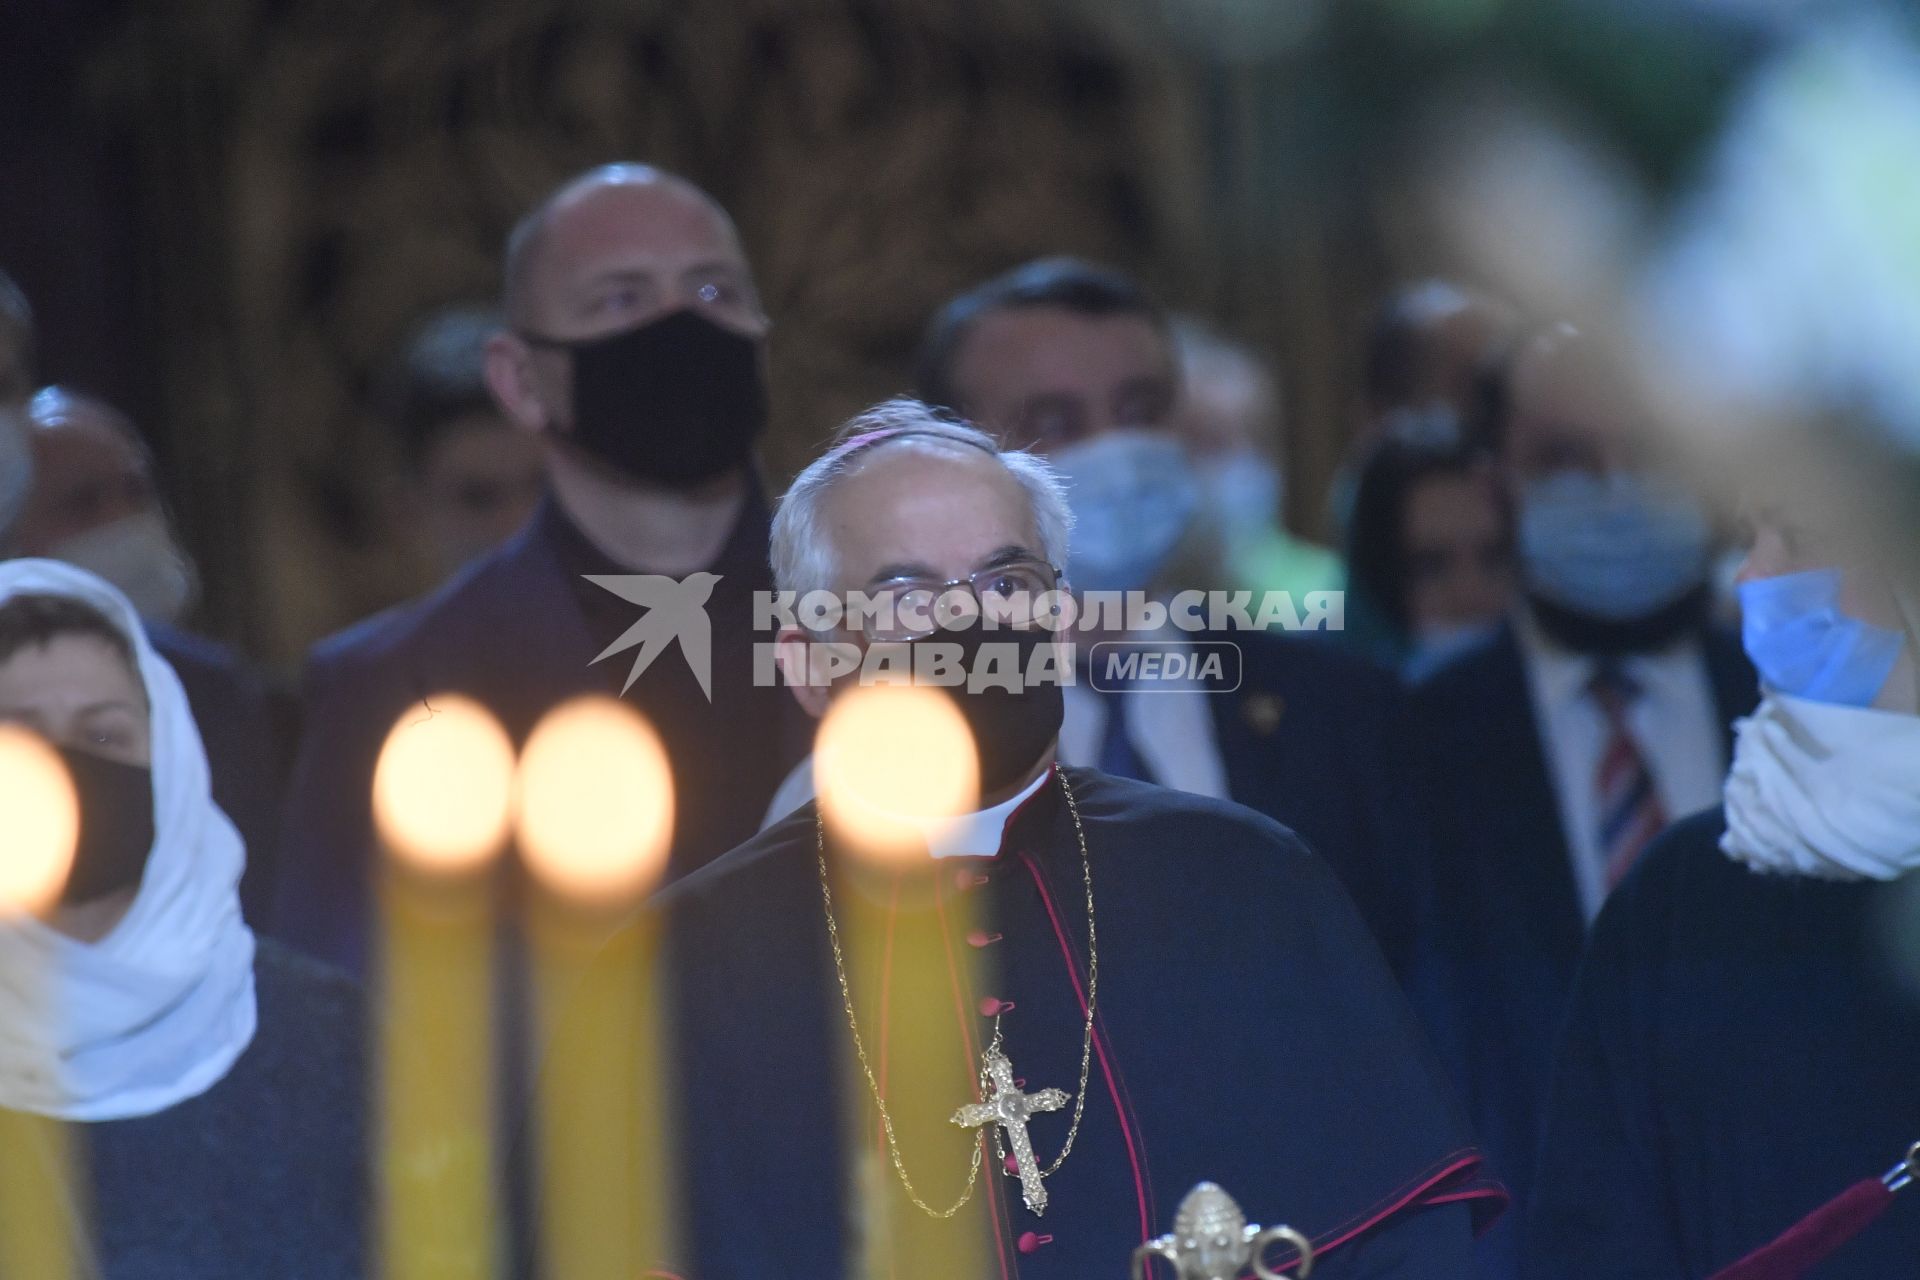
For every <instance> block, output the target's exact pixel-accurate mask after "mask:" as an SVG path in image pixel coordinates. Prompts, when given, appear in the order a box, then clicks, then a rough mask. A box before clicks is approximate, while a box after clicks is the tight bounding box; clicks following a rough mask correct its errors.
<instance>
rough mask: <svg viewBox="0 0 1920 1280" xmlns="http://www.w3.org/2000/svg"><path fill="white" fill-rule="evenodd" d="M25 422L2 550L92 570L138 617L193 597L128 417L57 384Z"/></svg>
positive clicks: (148, 461) (180, 608)
mask: <svg viewBox="0 0 1920 1280" xmlns="http://www.w3.org/2000/svg"><path fill="white" fill-rule="evenodd" d="M27 422H28V425H29V428H30V438H31V441H32V446H33V460H34V485H33V490H32V493H31V496H30V499H29V501H28V502H27V504H26V509H25V510H24V511H23V512H22V513H21V515H20V519H19V521H18V522H17V523H16V524H15V525H14V527H13V532H12V534H11V537H10V539H9V543H10V546H9V550H10V552H11V553H12V554H14V555H21V556H44V557H46V558H48V559H51V560H64V561H66V562H67V563H68V564H72V565H77V566H79V567H80V568H82V569H85V570H87V571H88V572H90V573H97V574H99V575H100V576H101V577H103V578H105V579H106V580H107V581H108V582H111V583H112V584H113V585H114V586H116V587H118V588H119V589H120V590H121V592H122V593H124V594H125V595H126V597H127V599H129V600H131V601H132V602H133V607H134V608H135V609H137V610H139V613H140V616H141V618H142V619H144V620H146V621H147V622H149V623H154V622H159V623H166V624H169V625H171V624H174V623H177V622H179V621H180V620H181V619H182V618H184V617H185V616H186V614H187V612H188V610H189V609H191V608H192V607H193V605H194V604H195V603H196V601H197V600H198V597H199V592H200V579H199V573H198V571H197V570H196V569H195V568H194V564H193V560H192V558H191V557H189V556H188V555H187V553H186V552H185V551H184V550H183V549H182V548H181V546H180V543H179V539H178V538H176V537H175V535H174V531H173V522H172V520H171V519H170V518H169V517H168V515H167V510H166V506H165V504H164V503H163V502H162V500H161V497H160V487H159V484H158V482H157V481H156V479H155V477H154V468H153V455H152V454H151V453H149V452H148V450H147V446H146V442H145V441H144V440H142V439H141V437H140V433H139V431H138V430H137V429H136V428H135V427H134V425H133V422H132V421H131V420H130V419H128V418H127V416H126V415H125V414H123V413H121V412H120V411H119V410H118V409H115V408H114V407H113V406H112V405H110V404H108V403H107V402H106V401H104V400H101V399H99V398H97V397H95V396H90V395H85V394H82V393H80V392H76V391H72V390H69V389H68V388H65V387H47V388H44V389H43V390H41V391H40V392H39V393H37V394H36V395H35V396H34V397H33V399H32V400H31V401H29V402H28V405H27Z"/></svg>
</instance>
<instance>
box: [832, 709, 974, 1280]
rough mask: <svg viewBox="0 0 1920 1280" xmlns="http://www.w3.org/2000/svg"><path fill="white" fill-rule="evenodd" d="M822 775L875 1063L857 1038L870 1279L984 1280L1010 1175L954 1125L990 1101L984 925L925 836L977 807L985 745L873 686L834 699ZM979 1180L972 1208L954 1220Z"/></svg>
mask: <svg viewBox="0 0 1920 1280" xmlns="http://www.w3.org/2000/svg"><path fill="white" fill-rule="evenodd" d="M814 761H815V778H816V781H817V783H818V786H819V794H820V803H821V809H822V812H823V814H824V815H825V818H826V822H827V830H828V834H829V837H830V841H829V850H830V853H838V852H844V853H845V854H846V855H848V856H846V857H844V858H834V859H832V863H833V865H831V867H830V875H831V877H832V884H833V887H834V911H835V916H836V919H837V922H838V925H837V928H838V933H839V937H840V942H841V948H840V950H841V955H842V958H843V960H844V968H845V972H846V977H847V982H848V990H849V992H850V994H851V997H852V1000H853V1004H854V1012H855V1018H854V1022H855V1023H857V1026H858V1033H859V1044H860V1047H861V1048H862V1049H864V1052H865V1057H866V1061H865V1063H864V1064H862V1063H861V1061H860V1054H859V1052H858V1051H856V1049H855V1048H854V1044H853V1034H854V1028H853V1027H852V1026H849V1027H847V1028H846V1029H845V1031H844V1032H843V1035H844V1037H845V1040H846V1044H847V1051H846V1053H845V1054H844V1069H843V1071H842V1072H841V1079H842V1080H843V1082H844V1083H843V1086H842V1087H843V1089H845V1090H846V1091H847V1093H846V1098H847V1101H848V1104H849V1105H847V1106H846V1107H844V1108H843V1113H844V1114H845V1116H846V1117H847V1120H848V1122H849V1125H850V1132H849V1133H848V1134H847V1136H846V1149H847V1151H848V1153H849V1156H850V1158H851V1160H852V1161H853V1168H851V1169H849V1170H848V1171H847V1185H848V1186H849V1187H850V1188H851V1192H852V1195H853V1196H854V1201H855V1206H856V1213H855V1218H854V1221H855V1223H856V1228H857V1233H858V1253H859V1262H858V1266H859V1268H860V1270H861V1272H862V1273H863V1274H865V1275H867V1276H871V1277H876V1278H878V1277H883V1276H884V1277H894V1276H914V1277H916V1278H919V1277H929V1278H945V1277H952V1278H953V1280H977V1277H979V1276H981V1275H984V1274H986V1267H985V1259H986V1256H987V1250H988V1248H989V1247H990V1246H989V1240H990V1238H991V1233H992V1230H993V1228H992V1213H991V1211H990V1209H989V1200H990V1198H991V1196H992V1194H993V1190H994V1183H995V1182H996V1181H997V1180H998V1179H999V1177H1000V1174H999V1171H998V1170H997V1169H996V1168H995V1166H994V1161H995V1157H994V1154H993V1148H992V1145H991V1139H990V1138H988V1137H987V1136H986V1135H985V1134H984V1133H982V1132H980V1131H979V1130H974V1129H965V1128H961V1127H960V1126H958V1125H955V1124H954V1123H953V1114H954V1112H955V1110H956V1109H957V1108H959V1107H960V1106H962V1105H963V1104H966V1103H971V1102H974V1101H975V1100H976V1099H977V1097H978V1088H977V1064H978V1062H979V1051H980V1049H981V1048H982V1047H983V1046H982V1045H981V1044H980V1043H979V1036H978V1035H977V1034H976V1033H977V1032H980V1031H983V1030H984V1025H985V1024H984V1023H983V1022H982V1021H981V1019H980V1018H979V1017H978V1016H977V1014H976V1013H975V1012H974V1010H973V1009H972V1008H970V1007H968V1003H967V1000H966V992H968V991H969V990H970V989H971V990H975V991H978V990H982V989H983V988H982V987H981V985H980V982H979V980H978V976H977V975H976V974H975V973H973V972H971V970H972V969H973V968H974V967H975V961H974V955H975V950H974V948H971V947H969V946H968V945H966V942H965V939H966V937H967V935H968V933H969V932H970V931H971V930H972V929H973V928H974V927H975V918H976V913H975V908H974V896H973V895H972V894H970V893H961V892H953V891H951V888H950V884H951V882H950V881H943V879H942V878H943V877H949V876H952V875H953V874H956V871H957V868H956V867H955V866H954V865H953V864H950V863H939V862H936V861H935V860H934V859H932V858H930V857H929V856H928V854H927V846H926V834H925V833H926V829H927V826H928V824H929V823H936V822H938V821H939V820H941V819H944V818H951V817H952V816H954V815H955V814H958V813H963V812H966V811H968V810H971V809H973V808H975V807H977V805H978V802H979V782H978V777H979V771H978V766H977V763H976V757H975V754H974V747H973V742H972V739H971V737H970V735H969V733H968V731H967V726H966V722H965V721H964V719H962V717H961V715H960V713H959V711H958V710H957V709H956V708H955V707H954V705H953V703H952V702H951V700H949V699H948V698H947V697H946V696H945V695H944V694H941V693H939V692H938V691H935V690H930V689H924V688H912V687H900V686H875V687H870V688H862V689H856V690H852V691H850V692H849V693H847V694H845V695H843V696H841V697H840V698H838V699H836V700H835V702H834V705H833V708H832V709H831V710H830V711H829V713H828V715H827V717H826V719H825V720H824V721H823V723H822V724H821V727H820V734H819V738H818V741H817V742H816V744H815V750H814ZM795 909H796V910H800V909H804V908H801V907H799V905H798V904H796V908H795ZM876 1091H877V1092H878V1094H879V1101H876V1100H875V1097H874V1094H875V1092H876ZM882 1105H884V1107H885V1116H886V1119H885V1120H884V1121H883V1120H882V1117H881V1107H882ZM888 1127H891V1129H892V1135H891V1140H889V1136H888V1134H887V1129H888ZM976 1157H977V1158H978V1159H979V1169H978V1172H977V1173H973V1172H972V1170H973V1168H974V1160H975V1159H976ZM896 1158H897V1164H896ZM902 1168H904V1170H905V1174H906V1178H907V1179H911V1181H912V1187H911V1189H909V1187H908V1186H907V1183H906V1181H905V1180H903V1178H902V1177H901V1170H902ZM970 1177H971V1180H972V1183H973V1190H972V1193H971V1198H970V1199H968V1200H967V1202H966V1204H965V1205H964V1206H962V1207H960V1208H958V1209H957V1210H955V1209H954V1206H955V1205H956V1204H958V1203H959V1201H960V1200H961V1198H962V1197H963V1195H965V1194H966V1188H967V1186H968V1182H969V1178H970ZM916 1201H918V1203H916ZM929 1211H931V1212H929ZM943 1214H944V1215H947V1216H936V1215H943Z"/></svg>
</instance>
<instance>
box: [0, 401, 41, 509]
mask: <svg viewBox="0 0 1920 1280" xmlns="http://www.w3.org/2000/svg"><path fill="white" fill-rule="evenodd" d="M32 488H33V445H32V443H31V442H30V441H29V440H28V439H27V429H26V424H25V423H23V422H22V421H21V420H20V418H19V417H18V416H17V415H16V414H15V413H14V412H13V411H12V410H10V409H7V408H5V407H4V406H0V542H4V540H5V538H6V535H7V531H8V530H9V529H11V528H12V527H13V522H14V521H15V520H18V519H19V518H20V513H21V512H22V511H24V510H26V507H27V494H28V492H29V491H31V490H32Z"/></svg>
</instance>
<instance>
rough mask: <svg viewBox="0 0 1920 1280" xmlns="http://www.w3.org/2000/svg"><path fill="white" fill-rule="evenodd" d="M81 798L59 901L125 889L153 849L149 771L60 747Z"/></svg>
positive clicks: (143, 871)
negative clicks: (77, 836) (77, 832)
mask: <svg viewBox="0 0 1920 1280" xmlns="http://www.w3.org/2000/svg"><path fill="white" fill-rule="evenodd" d="M59 751H60V758H61V759H62V760H63V761H64V762H65V763H66V766H67V774H68V776H69V777H71V778H72V779H73V790H74V794H75V795H76V796H77V797H78V799H79V801H80V841H79V843H78V845H77V846H76V847H75V848H74V852H73V870H72V871H71V872H69V873H68V875H67V885H66V888H65V889H64V890H62V891H61V894H60V901H61V903H62V904H63V905H65V906H77V905H78V904H80V903H83V902H92V901H94V900H95V899H96V898H104V897H106V896H107V895H108V894H111V893H117V892H119V891H120V890H122V889H129V888H132V887H133V886H135V885H137V884H139V883H140V877H141V876H143V875H145V874H146V870H147V855H148V854H150V853H151V852H152V851H153V770H151V769H146V768H142V767H141V766H139V765H133V764H122V763H120V762H119V761H118V760H108V759H107V758H106V757H104V756H97V755H94V754H93V753H92V752H90V751H76V750H74V749H72V748H70V747H61V748H59Z"/></svg>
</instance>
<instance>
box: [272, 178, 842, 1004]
mask: <svg viewBox="0 0 1920 1280" xmlns="http://www.w3.org/2000/svg"><path fill="white" fill-rule="evenodd" d="M503 285H504V292H503V298H502V308H503V311H504V315H505V320H506V324H505V327H503V328H501V329H499V330H497V331H495V332H494V333H493V334H492V335H491V336H490V338H489V339H488V341H487V347H486V378H487V385H488V387H489V389H490V390H491V392H492V394H493V397H494V400H495V402H496V404H497V405H498V407H499V410H500V412H501V413H502V414H504V415H505V416H506V418H507V419H508V420H509V421H510V422H512V424H513V426H514V427H515V428H516V429H517V430H518V431H520V432H521V433H523V434H524V435H525V436H526V438H527V439H529V440H532V441H535V442H537V444H538V446H539V449H540V451H541V453H542V454H543V455H544V457H545V460H546V465H547V475H548V492H547V496H546V497H545V498H544V499H543V501H542V502H541V504H540V505H539V507H538V508H537V510H536V511H535V512H534V514H533V516H532V518H531V519H530V520H529V521H528V523H527V524H526V526H525V527H524V528H522V529H521V530H520V532H519V533H518V534H516V535H515V536H514V537H513V538H512V539H510V540H509V541H508V542H507V543H506V544H505V545H504V546H502V547H500V548H498V549H497V550H495V551H493V552H492V553H490V554H488V555H486V556H485V557H483V558H482V559H481V560H479V561H478V562H477V563H475V564H474V565H473V566H472V567H471V569H470V570H469V571H467V572H465V573H462V574H460V575H458V576H456V577H455V578H454V579H453V580H452V581H451V582H449V583H447V584H445V585H444V586H443V587H441V588H440V589H439V590H437V591H435V592H434V593H432V594H431V595H428V596H426V597H425V598H423V599H421V600H417V601H414V602H412V603H409V604H405V605H402V606H400V607H398V608H396V609H393V610H390V611H388V612H387V613H384V614H381V615H379V616H377V617H375V618H372V619H370V620H368V621H366V622H364V623H361V624H360V625H358V626H356V627H354V628H351V629H350V630H348V631H346V632H344V633H342V634H340V635H337V636H334V637H332V638H330V639H328V640H325V641H323V642H321V643H320V644H319V645H318V646H316V648H315V649H314V651H313V654H312V656H311V659H310V661H309V665H308V671H307V681H306V705H307V708H308V715H307V727H306V734H305V737H304V740H303V742H302V744H301V750H300V754H299V758H298V761H297V763H296V766H295V771H294V781H293V789H292V797H291V801H290V803H289V805H288V816H287V824H286V840H287V844H286V847H287V874H286V880H285V885H284V887H283V892H282V894H281V897H280V910H279V912H278V914H277V917H276V920H275V928H276V929H277V930H278V931H279V932H280V933H281V934H282V935H283V936H284V937H286V938H287V939H288V940H290V941H292V942H294V943H295V944H297V945H299V946H302V947H304V948H306V949H308V950H310V951H312V952H313V953H314V954H316V955H319V956H320V957H322V958H324V959H327V960H331V961H333V962H335V963H338V964H342V965H344V966H346V967H348V968H351V969H354V970H357V971H361V972H365V970H366V967H367V961H368V951H367V946H368V940H369V939H368V932H369V923H370V916H371V889H372V883H373V874H374V832H373V820H372V813H371V810H370V795H371V791H372V785H373V772H374V766H375V763H376V761H377V759H378V757H379V753H380V748H381V746H382V744H383V743H384V741H385V739H386V736H387V734H388V732H389V731H390V730H391V729H392V728H393V726H394V724H395V723H396V722H397V720H398V719H399V718H400V717H401V716H402V715H403V714H407V713H409V711H410V710H417V709H418V708H420V707H422V706H423V705H425V703H426V700H428V699H431V698H432V697H433V696H434V695H436V694H442V693H460V694H465V695H467V696H469V697H472V698H475V699H476V700H478V701H480V702H481V703H483V704H484V705H485V706H487V707H488V708H489V709H490V710H491V711H492V712H493V714H494V715H495V716H497V717H498V718H499V719H500V721H501V722H502V723H503V724H504V725H505V726H506V728H507V730H508V731H509V732H510V733H511V734H512V735H513V736H514V737H515V738H516V739H522V738H524V737H525V735H526V734H527V733H528V732H530V731H531V729H532V728H533V726H534V724H535V723H536V722H537V721H538V720H539V719H540V717H541V716H542V715H543V714H544V713H545V712H546V711H548V710H549V709H551V708H552V707H554V706H556V705H558V704H559V703H561V702H564V701H566V700H568V699H570V698H572V697H574V696H576V695H579V694H583V693H601V694H609V695H619V696H623V697H624V698H626V700H627V701H628V702H630V703H631V704H633V705H634V706H635V707H636V708H637V709H638V710H639V711H640V712H641V713H642V714H643V715H645V716H646V717H647V719H648V720H649V721H651V722H652V724H653V726H654V728H655V729H656V730H657V731H658V732H659V734H660V737H661V739H662V741H663V742H664V744H665V746H666V749H667V754H668V757H669V760H670V763H671V767H672V770H673V776H674V782H675V791H676V794H675V824H674V834H673V848H672V861H671V865H670V872H671V873H673V874H678V873H680V872H684V871H686V870H689V869H691V868H693V867H696V866H699V865H701V864H702V863H704V862H706V861H707V860H709V859H711V858H713V857H715V856H716V855H718V854H720V853H722V852H724V851H726V850H727V849H729V848H731V847H733V846H734V845H736V844H738V843H740V842H741V841H742V840H745V839H746V838H747V837H748V836H750V835H752V834H753V831H754V828H755V824H756V822H757V820H758V818H759V817H760V815H761V813H762V812H763V811H764V809H765V807H766V804H767V801H768V800H769V799H770V798H771V796H772V794H773V790H774V787H775V786H776V785H777V784H778V782H779V780H780V778H781V777H782V776H783V775H784V774H785V773H786V771H787V769H788V768H789V767H790V766H791V765H792V763H793V761H794V760H795V759H797V758H798V757H799V755H800V754H801V753H802V752H803V751H804V750H805V744H804V728H803V726H802V725H801V723H800V720H799V716H798V712H797V709H796V708H794V706H793V703H792V700H791V699H789V698H788V697H787V696H786V695H785V693H784V692H783V691H782V690H781V689H779V688H778V687H777V686H775V685H771V684H769V685H768V686H767V687H757V686H756V685H755V683H754V673H753V664H752V599H753V593H754V592H756V591H761V590H769V589H771V586H772V576H771V570H770V569H769V568H768V565H767V538H768V510H767V503H766V499H765V496H764V494H763V492H762V489H761V485H760V481H759V478H758V476H757V474H756V470H755V466H756V448H757V444H758V441H759V438H760V436H761V434H762V432H763V430H764V428H765V426H766V420H767V411H768V404H767V388H766V336H767V329H768V322H767V317H766V315H765V313H764V312H763V311H762V309H761V306H760V298H759V294H758V293H757V292H756V290H755V288H754V283H753V277H752V273H751V271H750V270H749V268H748V266H747V261H746V256H745V254H744V253H743V251H742V249H741V246H740V241H739V237H738V235H737V233H736V232H735V230H734V227H733V223H732V221H731V219H729V218H728V216H727V214H726V212H725V211H724V210H722V209H721V208H720V207H719V205H718V204H716V203H715V202H714V201H713V199H712V198H711V197H710V196H708V195H707V194H706V193H705V192H703V191H701V190H699V189H698V188H697V187H695V186H693V184H691V183H689V182H687V181H686V180H684V179H682V178H678V177H675V176H673V175H671V174H667V173H663V172H661V171H659V170H657V169H652V168H649V167H646V166H643V165H633V164H621V165H609V166H606V167H603V168H599V169H595V170H592V171H590V172H588V173H585V174H583V175H580V176H579V177H576V178H574V179H572V180H571V181H569V182H567V183H565V184H563V185H562V186H561V187H559V188H558V189H557V190H555V191H554V192H553V193H552V194H551V195H549V196H548V197H547V198H546V199H544V200H542V201H541V202H540V204H539V205H538V206H537V207H535V208H534V210H533V211H532V212H530V213H529V214H528V215H527V216H526V217H525V218H524V219H523V220H522V221H521V222H520V224H519V225H518V226H517V227H516V228H515V229H514V231H513V233H512V235H511V236H510V238H509V240H508V242H507V247H506V260H505V270H504V281H503ZM635 579H642V581H639V582H636V581H635ZM668 580H673V581H668ZM663 586H664V588H665V589H666V590H667V591H668V592H676V591H677V594H676V599H677V600H688V599H691V600H692V602H693V603H694V604H695V605H697V606H701V607H703V608H704V612H705V614H706V617H707V619H708V620H709V627H710V631H711V635H712V637H713V638H714V644H713V646H712V649H711V652H710V654H708V653H705V652H698V653H694V652H689V650H690V649H695V650H697V649H700V648H702V646H701V645H700V644H699V642H698V637H687V638H683V639H682V640H681V641H680V643H671V644H663V645H662V646H661V647H660V648H659V649H658V651H657V652H653V651H651V650H649V649H645V648H642V647H640V637H638V636H636V635H635V632H636V630H639V629H644V628H637V627H636V624H641V623H643V621H644V619H645V618H647V617H648V616H650V613H651V611H652V610H653V609H654V607H655V606H656V605H657V604H659V603H661V602H662V595H661V592H660V590H659V589H660V588H662V587H663ZM622 592H625V593H626V594H624V595H623V594H622ZM649 592H651V594H649ZM688 592H691V596H688V595H687V594H686V593H688ZM703 593H704V594H703ZM642 654H647V655H649V656H650V658H651V660H650V661H648V662H646V663H644V664H642V665H637V664H636V658H637V656H639V655H642ZM705 658H710V667H708V668H707V669H704V670H703V669H701V668H699V667H696V666H695V663H697V662H699V661H700V660H701V659H705Z"/></svg>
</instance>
